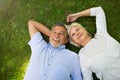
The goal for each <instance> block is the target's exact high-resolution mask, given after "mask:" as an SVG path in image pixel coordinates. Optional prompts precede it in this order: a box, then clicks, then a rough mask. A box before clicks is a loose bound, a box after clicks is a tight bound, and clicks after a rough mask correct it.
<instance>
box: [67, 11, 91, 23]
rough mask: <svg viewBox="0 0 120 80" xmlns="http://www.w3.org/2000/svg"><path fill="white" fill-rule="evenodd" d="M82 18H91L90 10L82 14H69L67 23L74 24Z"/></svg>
mask: <svg viewBox="0 0 120 80" xmlns="http://www.w3.org/2000/svg"><path fill="white" fill-rule="evenodd" d="M82 16H90V9H86V10H84V11H81V12H77V13H73V14H69V15H68V16H67V22H74V21H75V20H77V19H78V18H79V17H82Z"/></svg>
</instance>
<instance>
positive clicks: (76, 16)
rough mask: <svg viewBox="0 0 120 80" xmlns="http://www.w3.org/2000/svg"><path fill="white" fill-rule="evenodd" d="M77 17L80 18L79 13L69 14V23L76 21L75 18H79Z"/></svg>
mask: <svg viewBox="0 0 120 80" xmlns="http://www.w3.org/2000/svg"><path fill="white" fill-rule="evenodd" d="M77 18H78V14H77V13H74V14H69V15H68V16H67V21H66V22H67V23H69V22H74V21H75V20H77Z"/></svg>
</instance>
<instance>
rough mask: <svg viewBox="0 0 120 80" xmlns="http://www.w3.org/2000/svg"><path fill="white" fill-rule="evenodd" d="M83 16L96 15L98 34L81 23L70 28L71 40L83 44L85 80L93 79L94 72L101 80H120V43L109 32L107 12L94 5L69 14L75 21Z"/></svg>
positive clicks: (71, 20) (80, 55)
mask: <svg viewBox="0 0 120 80" xmlns="http://www.w3.org/2000/svg"><path fill="white" fill-rule="evenodd" d="M82 16H96V29H97V30H96V34H95V36H94V37H93V38H92V37H91V35H90V33H89V32H88V31H87V30H86V29H85V28H84V27H83V26H82V25H80V24H79V23H72V24H71V25H70V27H69V29H68V33H69V35H70V42H71V43H72V44H74V45H76V46H83V47H82V48H81V49H80V51H79V54H78V55H79V57H80V63H81V68H82V73H83V80H93V77H92V72H94V73H95V74H96V76H97V78H99V79H100V80H120V76H119V74H120V44H119V42H117V41H116V40H115V39H113V38H112V37H111V36H110V35H109V33H108V32H107V25H106V18H105V13H104V11H103V9H102V8H101V7H93V8H90V9H87V10H84V11H81V12H77V13H73V14H70V15H68V16H67V22H74V21H75V20H77V19H78V18H79V17H82Z"/></svg>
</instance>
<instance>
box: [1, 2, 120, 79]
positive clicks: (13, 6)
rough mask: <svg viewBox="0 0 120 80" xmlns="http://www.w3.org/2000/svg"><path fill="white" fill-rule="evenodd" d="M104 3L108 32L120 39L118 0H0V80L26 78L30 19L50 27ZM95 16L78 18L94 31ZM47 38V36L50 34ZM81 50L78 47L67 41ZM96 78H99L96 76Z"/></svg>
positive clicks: (119, 4) (70, 46)
mask: <svg viewBox="0 0 120 80" xmlns="http://www.w3.org/2000/svg"><path fill="white" fill-rule="evenodd" d="M94 6H102V7H103V9H104V11H105V13H106V18H107V24H108V32H109V33H110V35H111V36H112V37H114V38H115V39H116V40H117V41H119V42H120V9H119V8H120V7H119V6H120V1H119V0H0V80H23V77H24V73H25V70H26V67H27V65H28V62H29V58H30V54H31V51H30V47H29V46H28V44H27V42H28V41H29V39H30V38H29V34H28V28H27V22H28V20H30V19H34V20H37V21H39V22H41V23H43V24H45V25H46V26H48V28H51V26H52V25H54V24H55V23H58V22H63V23H65V22H66V16H67V15H68V14H70V13H73V12H78V11H81V10H84V9H87V8H90V7H94ZM94 19H95V18H94V17H93V18H91V17H88V18H85V17H82V18H80V19H78V20H77V21H78V22H80V23H81V24H82V25H83V26H85V27H86V28H87V29H88V30H89V31H90V32H91V33H92V35H94V33H95V27H93V26H95V20H94ZM45 39H46V40H48V38H46V36H45ZM67 48H68V49H70V50H73V51H75V52H78V50H79V49H78V48H76V47H75V46H72V45H70V44H67ZM94 80H97V79H94Z"/></svg>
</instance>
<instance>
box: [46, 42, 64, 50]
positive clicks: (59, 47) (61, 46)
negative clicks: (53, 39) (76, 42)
mask: <svg viewBox="0 0 120 80" xmlns="http://www.w3.org/2000/svg"><path fill="white" fill-rule="evenodd" d="M48 45H49V46H50V47H51V48H54V49H65V45H60V46H58V47H53V46H52V45H51V44H50V43H49V44H48Z"/></svg>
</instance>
